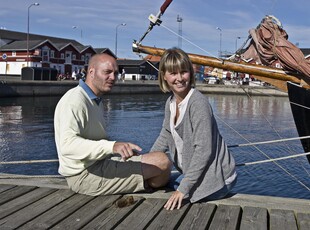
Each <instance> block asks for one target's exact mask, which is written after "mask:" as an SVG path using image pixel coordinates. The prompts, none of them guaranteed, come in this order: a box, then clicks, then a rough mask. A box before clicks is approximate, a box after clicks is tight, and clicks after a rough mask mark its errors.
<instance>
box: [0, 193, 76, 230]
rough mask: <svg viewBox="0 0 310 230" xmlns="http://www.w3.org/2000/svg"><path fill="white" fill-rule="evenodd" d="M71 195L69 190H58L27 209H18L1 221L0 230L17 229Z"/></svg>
mask: <svg viewBox="0 0 310 230" xmlns="http://www.w3.org/2000/svg"><path fill="white" fill-rule="evenodd" d="M73 195H74V193H73V192H72V191H70V190H67V189H66V190H58V191H56V192H54V193H52V194H50V195H48V196H46V197H44V198H43V199H40V200H38V201H36V202H34V203H32V204H30V205H28V206H27V207H25V208H23V209H20V210H19V211H17V212H14V213H13V214H11V215H9V216H7V217H5V218H3V219H1V220H0V229H1V228H4V229H5V228H9V229H12V228H18V227H20V226H21V225H23V224H25V223H27V222H28V221H30V220H32V219H33V218H36V217H37V216H39V215H41V214H42V213H44V212H46V211H47V210H49V209H51V208H52V207H54V206H55V205H57V204H59V203H61V202H63V201H64V200H66V199H67V198H69V197H71V196H73Z"/></svg>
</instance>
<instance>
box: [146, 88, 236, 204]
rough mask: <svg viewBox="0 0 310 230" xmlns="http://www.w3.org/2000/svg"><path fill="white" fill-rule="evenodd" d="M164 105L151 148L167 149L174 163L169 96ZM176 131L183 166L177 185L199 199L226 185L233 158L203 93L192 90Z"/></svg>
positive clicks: (156, 149)
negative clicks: (159, 127)
mask: <svg viewBox="0 0 310 230" xmlns="http://www.w3.org/2000/svg"><path fill="white" fill-rule="evenodd" d="M172 97H173V96H171V97H169V98H168V100H167V102H166V106H165V118H164V121H163V126H162V129H161V132H160V135H159V136H158V138H157V140H156V141H155V143H154V145H153V147H152V149H151V151H152V152H153V151H161V152H165V153H169V154H170V157H171V160H172V161H173V163H174V165H175V167H176V168H177V169H178V167H177V163H176V162H175V160H174V159H175V157H176V156H175V155H176V147H175V143H174V140H173V137H172V135H171V131H170V125H169V122H170V100H171V98H172ZM176 131H177V133H178V134H179V136H180V137H181V138H182V139H183V143H184V144H183V155H182V168H183V172H182V173H183V174H184V179H183V180H182V181H181V184H180V186H179V188H178V190H179V191H180V192H182V193H183V194H185V195H186V196H189V198H190V201H191V202H196V201H199V200H201V199H203V198H205V197H207V196H209V195H211V194H213V193H214V192H216V191H218V190H219V189H221V188H222V187H223V186H224V185H225V180H226V179H227V178H228V177H230V176H231V175H232V174H233V173H234V172H235V160H234V158H233V156H232V155H231V154H230V152H229V151H228V149H227V146H226V144H225V142H224V140H223V138H222V136H221V134H220V133H219V130H218V127H217V123H216V120H215V118H214V115H213V112H212V108H211V106H210V104H209V102H208V99H207V97H206V96H204V95H203V94H201V93H200V92H199V91H198V90H196V89H195V90H194V92H193V94H192V95H191V97H190V99H189V101H188V105H187V108H186V111H185V114H184V117H183V120H182V121H181V123H180V124H179V125H178V126H177V127H176Z"/></svg>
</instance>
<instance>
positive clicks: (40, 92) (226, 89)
mask: <svg viewBox="0 0 310 230" xmlns="http://www.w3.org/2000/svg"><path fill="white" fill-rule="evenodd" d="M76 85H78V81H31V80H29V81H26V80H14V81H9V80H8V81H4V80H2V81H0V97H22V96H61V95H63V94H64V93H65V92H67V91H68V90H69V89H71V88H73V87H75V86H76ZM196 88H197V89H198V90H200V91H201V92H202V93H206V94H223V95H225V94H230V95H232V94H240V95H246V94H249V95H251V96H258V95H259V96H264V95H265V96H287V93H284V92H281V91H279V90H277V89H275V88H266V87H253V86H238V85H207V84H202V83H200V84H199V83H198V84H197V85H196ZM146 93H149V94H151V93H162V92H161V91H160V88H159V86H158V82H157V81H144V82H142V81H130V82H117V83H116V84H115V86H114V87H113V89H112V91H111V92H110V94H146Z"/></svg>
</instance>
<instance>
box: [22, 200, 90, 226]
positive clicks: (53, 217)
mask: <svg viewBox="0 0 310 230" xmlns="http://www.w3.org/2000/svg"><path fill="white" fill-rule="evenodd" d="M94 198H95V197H93V196H86V195H81V194H75V195H73V196H71V197H69V198H68V199H66V200H64V201H63V202H61V203H59V204H58V205H56V206H54V207H53V208H51V209H50V210H48V211H46V212H44V213H43V214H42V215H40V216H38V217H37V218H34V219H32V220H31V221H30V222H28V223H26V224H25V225H23V226H22V227H20V228H19V229H48V228H51V227H52V226H54V225H55V224H57V223H59V222H60V221H61V220H63V219H65V218H66V217H67V216H69V215H71V214H72V213H73V212H75V211H76V210H78V209H79V208H81V207H83V205H85V204H87V203H88V202H89V201H91V200H92V199H94ZM84 215H88V213H84Z"/></svg>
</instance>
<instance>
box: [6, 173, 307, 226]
mask: <svg viewBox="0 0 310 230" xmlns="http://www.w3.org/2000/svg"><path fill="white" fill-rule="evenodd" d="M55 181H56V182H55ZM169 195H170V192H166V191H164V190H159V191H157V192H154V193H141V194H128V195H124V196H123V195H111V196H97V197H92V196H86V195H81V194H75V193H73V192H72V191H70V190H69V189H67V186H66V184H65V182H64V180H61V179H53V182H51V180H42V179H35V180H30V179H21V180H16V179H15V180H6V179H0V229H1V230H2V229H135V230H136V229H186V230H188V229H195V230H196V229H216V230H218V229H228V230H230V229H242V230H250V229H279V230H285V229H289V230H291V229H292V230H293V229H301V230H309V229H310V200H305V199H291V198H279V197H266V196H254V195H244V194H234V195H232V196H231V197H230V198H226V199H223V200H219V201H212V202H206V203H195V204H190V203H186V204H184V206H183V207H182V208H181V209H180V210H173V211H167V210H165V209H164V208H163V205H164V204H165V202H166V200H167V198H168V197H169ZM129 198H133V202H132V203H130V204H126V202H125V201H126V200H128V199H129Z"/></svg>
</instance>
